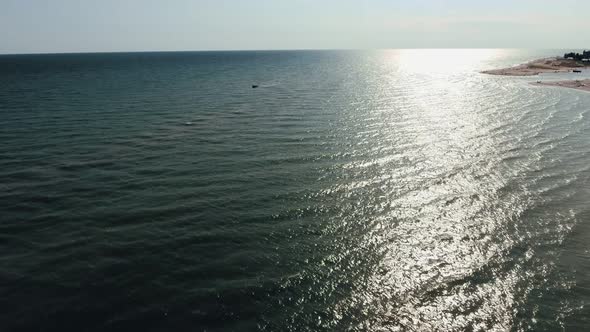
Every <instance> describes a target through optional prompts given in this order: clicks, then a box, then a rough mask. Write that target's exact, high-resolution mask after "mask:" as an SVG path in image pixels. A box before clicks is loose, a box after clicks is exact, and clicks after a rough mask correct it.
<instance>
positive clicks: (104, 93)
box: [0, 50, 590, 331]
mask: <svg viewBox="0 0 590 332" xmlns="http://www.w3.org/2000/svg"><path fill="white" fill-rule="evenodd" d="M560 53H563V52H561V51H522V50H396V51H393V50H392V51H375V52H353V51H347V52H336V51H323V52H205V53H140V54H85V55H35V56H1V57H0V125H1V127H0V128H1V129H0V189H1V191H0V215H1V216H2V220H1V221H0V252H1V254H0V330H5V331H12V330H14V331H29V330H35V331H38V330H43V331H68V330H70V331H82V330H86V331H99V330H100V331H102V330H120V331H129V330H149V331H201V330H207V331H247V330H261V331H288V330H291V331H344V330H348V331H484V330H485V331H556V330H561V329H566V330H568V331H569V330H572V331H580V330H586V329H590V311H588V309H587V307H586V303H587V302H588V301H589V300H590V291H589V290H590V274H589V272H590V261H589V260H588V257H589V255H590V253H589V251H588V243H589V239H590V228H589V227H590V224H589V222H590V204H588V201H589V198H590V181H589V177H590V141H589V140H588V138H589V134H590V120H589V119H590V113H589V112H590V93H585V92H582V91H576V90H567V89H560V88H552V87H535V86H532V85H529V84H528V82H531V81H535V80H538V78H510V77H494V76H486V75H483V74H480V73H479V71H480V70H484V69H490V68H497V67H502V66H508V65H513V64H518V63H522V62H524V61H526V60H529V59H534V58H539V57H543V56H551V55H555V54H560ZM581 76H588V74H582V75H581ZM564 77H565V78H567V77H573V76H572V74H551V75H546V77H542V79H549V78H560V79H563V78H564ZM575 77H579V76H575ZM253 84H257V85H259V88H257V89H252V87H251V86H252V85H253Z"/></svg>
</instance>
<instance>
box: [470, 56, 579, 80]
mask: <svg viewBox="0 0 590 332" xmlns="http://www.w3.org/2000/svg"><path fill="white" fill-rule="evenodd" d="M584 68H588V66H585V65H582V64H580V63H578V62H576V61H575V60H570V59H563V58H558V57H552V58H543V59H537V60H533V61H530V62H527V63H524V64H521V65H517V66H514V67H509V68H500V69H491V70H484V71H482V72H481V73H482V74H488V75H501V76H536V75H539V74H542V73H567V72H570V71H572V70H574V69H584Z"/></svg>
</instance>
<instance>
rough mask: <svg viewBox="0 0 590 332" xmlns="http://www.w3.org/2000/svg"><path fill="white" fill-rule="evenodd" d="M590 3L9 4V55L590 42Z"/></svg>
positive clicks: (168, 0)
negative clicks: (589, 32)
mask: <svg viewBox="0 0 590 332" xmlns="http://www.w3.org/2000/svg"><path fill="white" fill-rule="evenodd" d="M589 18H590V0H552V1H548V0H490V1H481V0H446V1H444V0H406V1H398V0H389V1H387V0H357V1H352V0H100V1H97V0H0V53H61V52H116V51H177V50H266V49H383V48H504V47H506V48H545V49H549V48H572V49H581V48H584V47H586V48H590V34H588V31H590V19H589Z"/></svg>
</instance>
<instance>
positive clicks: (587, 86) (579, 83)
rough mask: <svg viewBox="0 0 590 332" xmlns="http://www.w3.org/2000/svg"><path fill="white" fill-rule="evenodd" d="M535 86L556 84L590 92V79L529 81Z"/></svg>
mask: <svg viewBox="0 0 590 332" xmlns="http://www.w3.org/2000/svg"><path fill="white" fill-rule="evenodd" d="M530 84H532V85H535V86H556V87H562V88H570V89H576V90H582V91H586V92H590V79H583V80H566V81H549V82H541V81H538V82H531V83H530Z"/></svg>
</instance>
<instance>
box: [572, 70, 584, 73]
mask: <svg viewBox="0 0 590 332" xmlns="http://www.w3.org/2000/svg"><path fill="white" fill-rule="evenodd" d="M573 72H574V73H581V72H582V71H581V70H579V69H574V70H573Z"/></svg>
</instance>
